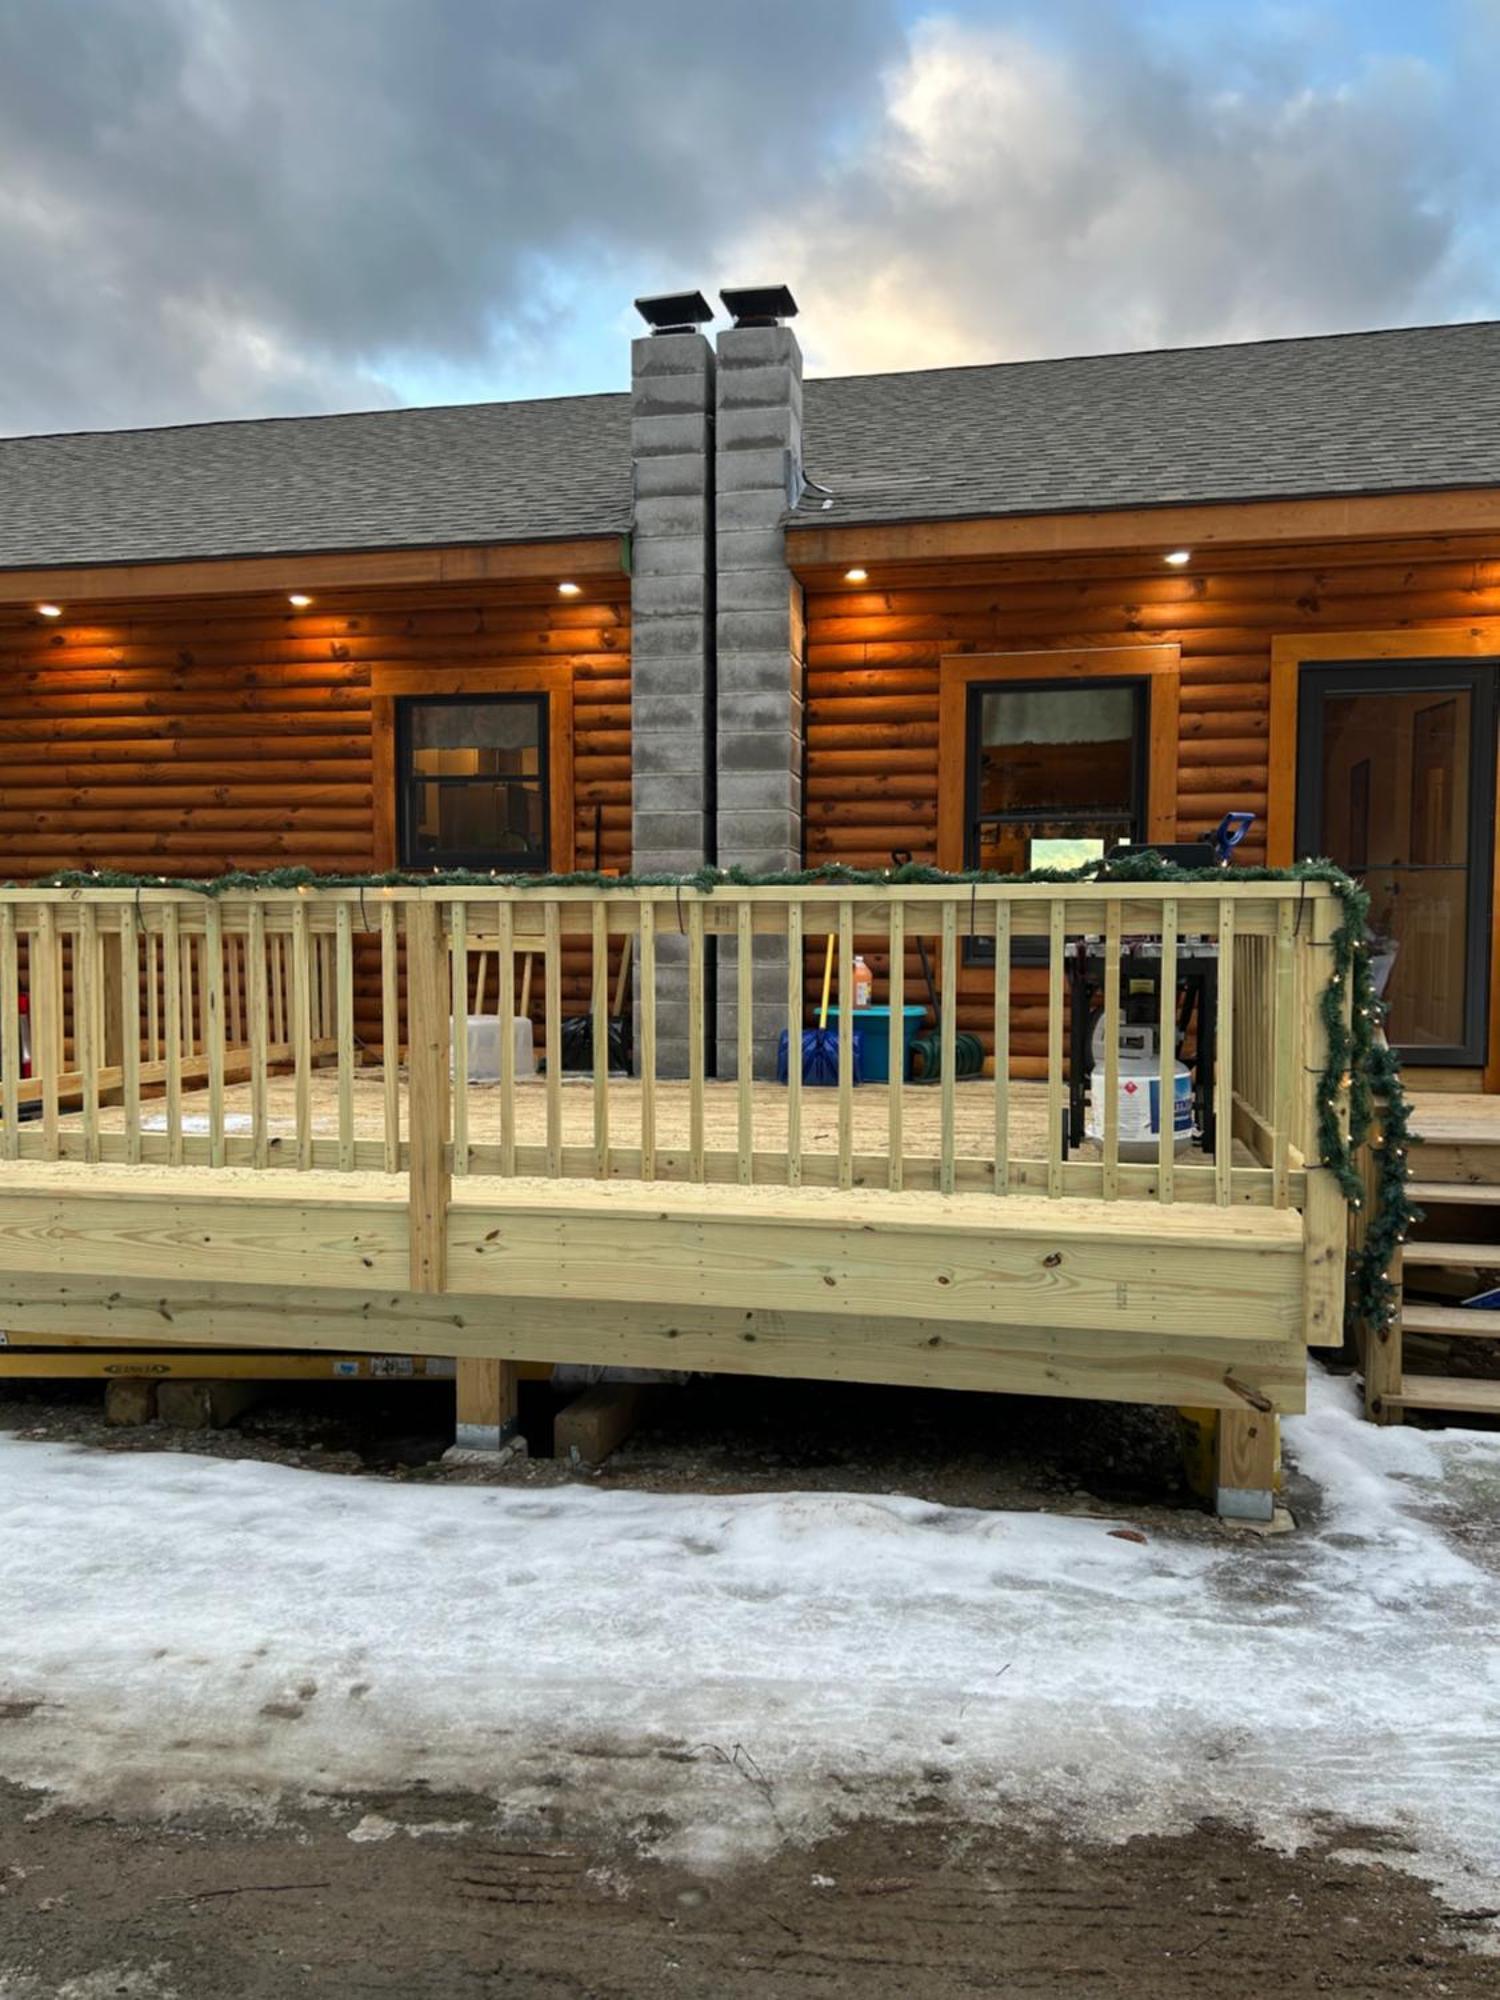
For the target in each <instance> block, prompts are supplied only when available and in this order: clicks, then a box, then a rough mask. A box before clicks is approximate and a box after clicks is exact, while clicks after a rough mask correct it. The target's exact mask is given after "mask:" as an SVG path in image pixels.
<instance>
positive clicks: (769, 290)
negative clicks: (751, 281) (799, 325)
mask: <svg viewBox="0 0 1500 2000" xmlns="http://www.w3.org/2000/svg"><path fill="white" fill-rule="evenodd" d="M719 297H720V298H721V299H722V300H723V301H724V310H725V312H727V313H728V314H729V316H730V318H731V319H732V320H733V321H734V323H735V325H736V326H780V324H781V322H782V321H783V320H784V319H795V318H796V317H797V301H796V300H795V299H794V298H793V297H792V293H791V288H790V286H788V285H731V286H726V287H725V288H724V289H723V290H722V291H721V292H720V293H719Z"/></svg>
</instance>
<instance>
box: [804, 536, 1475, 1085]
mask: <svg viewBox="0 0 1500 2000" xmlns="http://www.w3.org/2000/svg"><path fill="white" fill-rule="evenodd" d="M881 584H882V579H881V578H880V577H879V575H878V574H876V573H873V572H872V577H871V581H870V582H869V583H868V584H864V585H860V586H851V585H849V584H846V583H843V582H838V581H829V582H819V583H817V584H809V586H808V590H807V631H808V682H807V696H808V707H807V741H808V747H807V765H806V778H807V783H806V853H807V860H808V862H809V864H816V863H817V862H820V861H842V862H846V863H847V864H849V865H850V866H851V867H859V868H880V867H884V866H886V865H887V864H888V863H889V861H890V857H891V853H892V850H893V849H910V851H911V853H912V855H913V857H914V858H915V859H916V860H918V861H923V862H933V863H935V862H936V861H937V860H938V858H939V857H938V853H937V799H938V790H939V783H940V774H939V760H938V679H939V670H940V665H941V662H942V660H943V659H944V658H945V657H947V656H950V655H954V654H972V653H1009V652H1027V651H1031V650H1034V649H1048V650H1052V649H1057V650H1061V649H1070V648H1079V647H1090V648H1092V647H1115V646H1131V645H1147V644H1149V645H1176V646H1178V647H1180V649H1181V719H1180V728H1179V743H1178V776H1177V787H1176V793H1177V817H1178V837H1179V838H1180V839H1190V838H1193V837H1195V836H1196V835H1197V834H1199V833H1200V832H1201V831H1203V830H1204V829H1205V828H1208V827H1211V826H1213V825H1214V824H1216V823H1217V821H1218V820H1219V819H1220V817H1221V816H1222V815H1223V814H1224V813H1225V812H1226V811H1228V810H1230V809H1231V808H1235V809H1244V810H1248V811H1250V812H1253V813H1255V814H1256V815H1257V819H1256V823H1255V826H1254V828H1253V829H1252V831H1251V836H1250V838H1249V839H1248V840H1247V841H1246V843H1245V845H1244V847H1243V848H1242V849H1241V850H1240V853H1241V857H1242V858H1243V859H1244V860H1245V861H1248V862H1255V861H1261V860H1263V859H1264V858H1265V841H1266V809H1267V737H1268V731H1269V725H1270V702H1271V641H1272V638H1273V636H1275V635H1278V634H1283V633H1329V632H1337V631H1340V630H1343V631H1368V630H1375V629H1392V628H1398V627H1404V628H1412V627H1419V626H1421V625H1424V624H1431V625H1444V624H1446V625H1449V626H1451V625H1453V624H1455V623H1459V622H1463V621H1467V620H1471V619H1473V618H1475V617H1489V618H1500V562H1497V561H1486V560H1480V559H1476V558H1475V557H1474V556H1473V555H1469V554H1465V555H1463V556H1456V555H1455V554H1454V553H1452V552H1451V551H1449V550H1445V549H1443V548H1442V547H1441V546H1440V545H1436V544H1429V545H1426V546H1424V545H1420V544H1412V543H1409V542H1408V543H1401V544H1396V543H1392V544H1388V545H1379V544H1360V545H1345V546H1343V547H1331V548H1318V549H1305V550H1301V551H1292V552H1286V553H1281V554H1278V555H1277V556H1276V557H1274V558H1271V559H1269V560H1268V558H1267V556H1266V554H1265V553H1264V552H1255V551H1225V552H1223V553H1222V554H1215V555H1212V556H1206V557H1205V558H1204V559H1203V560H1202V561H1201V562H1198V561H1195V563H1194V564H1193V566H1192V568H1191V569H1190V570H1188V571H1185V572H1183V573H1180V574H1178V573H1170V572H1164V571H1163V569H1162V566H1161V562H1160V558H1159V556H1157V555H1155V554H1153V555H1152V556H1151V557H1150V558H1144V557H1142V558H1122V557H1110V558H1095V559H1093V560H1092V561H1089V560H1088V559H1086V558H1076V557H1075V558H1073V559H1071V560H1069V561H1057V562H1050V563H1049V562H1042V561H1028V562H1024V563H1023V562H1014V563H1011V564H1008V565H1001V564H993V563H991V564H988V565H985V566H984V568H983V569H980V567H979V566H978V565H974V566H972V567H971V568H970V569H969V571H968V573H967V574H966V573H965V572H964V570H963V568H962V566H960V565H955V564H952V563H948V564H942V563H937V562H934V563H933V564H931V565H927V566H924V567H921V568H919V567H918V566H916V565H907V566H906V567H904V568H903V569H902V570H901V571H900V572H898V573H896V575H895V576H894V577H893V579H892V580H890V581H889V582H887V583H885V585H884V587H878V586H880V585H881ZM941 781H942V782H943V783H945V784H947V783H957V784H960V785H961V784H962V782H963V773H962V769H961V767H960V768H959V769H957V770H954V771H948V770H945V771H944V772H943V773H942V780H941ZM879 970H880V968H877V972H878V971H879ZM918 980H919V973H918V968H917V965H916V961H915V959H914V958H913V960H912V961H911V963H910V964H909V965H908V968H907V995H908V998H909V999H913V1000H914V999H917V998H922V997H925V995H924V994H923V993H922V990H921V987H920V984H919V983H918V984H915V985H914V984H913V981H918ZM991 993H992V981H991V979H990V977H989V975H988V974H987V973H985V972H984V971H982V970H980V969H978V968H971V969H969V970H967V971H965V973H964V974H963V977H962V981H961V1001H960V1026H961V1027H964V1028H967V1029H969V1030H971V1031H973V1032H976V1033H980V1034H984V1035H987V1030H988V1023H989V1014H990V1008H991ZM1043 993H1044V985H1043V980H1042V976H1041V975H1040V974H1039V973H1037V972H1020V973H1018V974H1017V975H1016V979H1015V983H1014V1000H1013V1021H1014V1035H1015V1039H1014V1042H1013V1047H1012V1056H1013V1067H1014V1068H1015V1069H1016V1071H1017V1072H1018V1073H1020V1074H1036V1073H1037V1072H1038V1066H1039V1065H1038V1058H1039V1057H1040V1055H1041V1052H1042V1041H1041V1037H1042V1034H1043V1033H1044V1028H1045V1020H1044V1006H1043ZM877 997H880V996H879V994H877ZM986 1045H987V1046H988V1042H987V1043H986Z"/></svg>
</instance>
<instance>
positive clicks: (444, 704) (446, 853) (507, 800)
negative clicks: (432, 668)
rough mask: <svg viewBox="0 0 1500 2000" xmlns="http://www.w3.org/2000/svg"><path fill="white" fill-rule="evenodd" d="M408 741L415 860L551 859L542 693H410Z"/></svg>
mask: <svg viewBox="0 0 1500 2000" xmlns="http://www.w3.org/2000/svg"><path fill="white" fill-rule="evenodd" d="M402 743H403V753H404V759H405V764H404V773H403V784H404V787H405V794H406V803H405V812H404V816H403V818H404V840H403V855H402V858H403V860H404V861H405V862H406V863H407V864H408V865H410V866H413V867H419V868H422V867H443V866H445V865H458V866H472V867H481V868H482V867H495V868H500V869H503V868H506V867H507V866H510V867H517V868H544V867H546V865H547V859H548V852H547V849H548V842H547V826H548V809H547V785H546V770H545V764H546V725H545V718H544V714H543V709H542V697H539V696H533V695H520V696H515V695H499V696H491V697H489V698H478V699H476V700H473V701H440V700H433V701H422V700H415V701H408V702H405V703H404V704H403V707H402Z"/></svg>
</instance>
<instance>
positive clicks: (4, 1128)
mask: <svg viewBox="0 0 1500 2000" xmlns="http://www.w3.org/2000/svg"><path fill="white" fill-rule="evenodd" d="M20 1092H21V958H20V952H19V950H18V949H17V944H16V911H15V905H14V904H13V903H0V1135H3V1137H0V1151H3V1153H4V1156H5V1158H6V1159H7V1160H15V1159H19V1157H20V1153H21V1096H20Z"/></svg>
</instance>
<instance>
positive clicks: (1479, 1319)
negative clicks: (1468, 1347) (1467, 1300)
mask: <svg viewBox="0 0 1500 2000" xmlns="http://www.w3.org/2000/svg"><path fill="white" fill-rule="evenodd" d="M1401 1331H1402V1332H1403V1333H1440V1334H1442V1336H1443V1338H1444V1339H1445V1340H1500V1312H1489V1311H1486V1310H1485V1309H1484V1308H1482V1307H1479V1306H1414V1305H1403V1307H1402V1308H1401Z"/></svg>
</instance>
